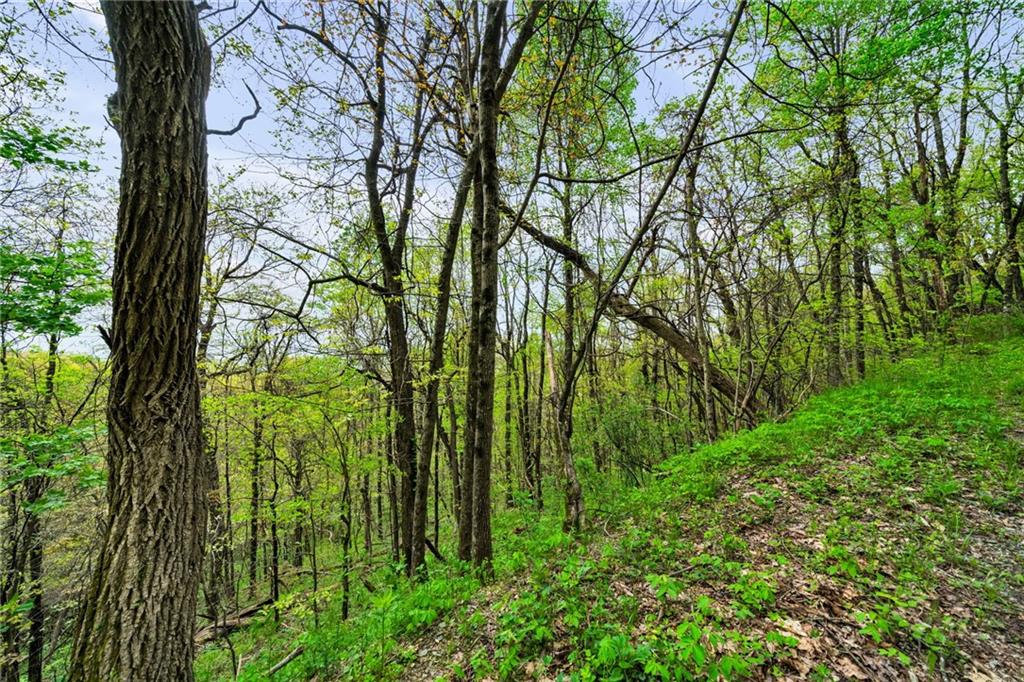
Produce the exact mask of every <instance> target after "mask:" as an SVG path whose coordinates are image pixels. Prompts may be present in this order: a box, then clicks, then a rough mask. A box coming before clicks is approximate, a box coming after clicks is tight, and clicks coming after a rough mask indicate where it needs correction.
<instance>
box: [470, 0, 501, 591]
mask: <svg viewBox="0 0 1024 682" xmlns="http://www.w3.org/2000/svg"><path fill="white" fill-rule="evenodd" d="M505 9H506V3H505V2H504V0H496V1H494V2H489V3H488V4H487V22H486V25H485V29H484V35H483V41H482V45H481V54H480V108H479V112H480V177H481V184H482V186H483V225H482V229H481V230H480V231H479V237H480V245H479V248H478V253H479V255H480V264H479V266H478V268H477V272H476V274H477V276H478V277H479V286H478V287H474V289H475V294H476V295H477V296H478V298H479V303H478V306H477V309H478V313H477V315H478V316H477V320H476V321H477V334H476V339H477V344H478V348H477V353H476V360H477V364H476V366H475V367H473V368H471V372H472V373H473V375H474V376H475V378H476V401H477V409H476V414H475V417H476V424H475V427H474V429H473V434H474V437H473V452H472V457H473V460H474V462H473V481H472V484H473V563H474V564H475V565H476V566H478V567H481V568H483V569H484V571H485V572H490V570H491V559H492V556H493V546H492V540H491V446H492V444H493V440H494V358H495V351H496V348H497V324H498V244H499V241H500V238H501V236H500V234H499V231H500V228H501V211H500V197H499V186H498V185H499V183H498V104H499V101H500V100H499V95H498V90H497V84H498V76H499V74H500V71H501V69H500V63H499V60H500V58H501V34H502V27H503V24H504V21H505ZM467 456H469V453H467Z"/></svg>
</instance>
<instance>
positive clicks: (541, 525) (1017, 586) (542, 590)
mask: <svg viewBox="0 0 1024 682" xmlns="http://www.w3.org/2000/svg"><path fill="white" fill-rule="evenodd" d="M1011 327H1012V328H1011ZM1020 333H1021V329H1020V327H1019V325H1016V324H1011V323H1010V322H1009V321H1006V320H1003V321H995V322H992V321H990V323H989V324H988V326H987V327H986V328H985V329H983V330H975V332H973V333H972V334H969V335H968V336H969V337H970V338H968V339H967V340H966V341H964V342H963V343H960V344H957V345H951V346H949V347H947V348H945V349H942V350H941V351H938V352H933V353H926V354H921V355H919V356H917V357H914V358H911V359H908V360H904V361H902V362H900V363H898V364H897V365H894V366H892V367H887V368H879V369H877V370H876V371H875V372H874V373H873V374H872V376H871V377H870V378H869V379H868V380H866V381H863V382H860V383H858V384H856V385H853V386H849V387H846V388H842V389H838V390H834V391H830V392H828V393H825V394H823V395H820V396H817V397H815V398H813V399H811V400H809V401H808V402H807V403H806V404H805V405H804V406H803V407H801V408H800V409H799V410H798V411H796V412H794V413H793V414H792V415H791V416H790V418H789V419H787V420H786V421H784V422H781V423H774V424H765V425H762V426H760V427H758V428H757V429H754V430H752V431H749V432H745V433H741V434H739V435H737V436H734V437H731V438H728V439H725V440H722V441H720V442H718V443H715V444H713V445H710V446H705V447H702V448H699V449H698V450H696V451H694V452H691V453H687V454H683V455H680V456H678V457H676V458H674V459H672V460H670V461H669V462H667V463H666V464H665V465H664V466H663V467H661V469H660V470H659V471H658V472H657V474H656V475H655V476H654V480H651V481H650V482H648V484H647V485H645V486H644V487H642V488H632V489H630V488H624V487H620V486H610V485H609V486H605V487H604V488H599V489H594V490H592V491H590V496H589V498H588V502H589V507H588V530H587V531H586V532H585V533H584V534H583V535H582V536H579V537H570V536H569V535H566V534H564V533H562V532H561V531H560V529H559V528H558V524H557V511H558V510H557V509H555V510H549V512H548V513H546V514H544V515H540V516H538V515H537V514H536V513H535V512H533V511H532V510H525V509H516V510H511V511H508V512H505V513H503V514H501V515H500V516H499V517H498V519H497V520H496V525H497V528H498V530H499V532H500V535H499V540H500V545H499V547H498V548H497V549H496V554H497V559H496V561H497V563H496V570H497V575H498V577H497V579H496V580H495V581H493V582H492V583H490V584H489V585H485V586H480V585H479V584H477V583H476V582H475V581H474V580H473V579H471V578H466V577H459V576H458V574H457V572H456V571H454V570H452V569H450V568H449V569H443V570H447V574H446V575H442V574H441V570H442V569H439V570H435V575H434V576H433V577H432V579H431V580H430V581H428V582H427V583H426V584H424V585H421V586H419V587H416V588H410V589H406V590H405V591H402V588H398V587H396V588H395V590H394V591H391V592H379V593H375V595H373V596H371V599H373V600H374V606H373V608H372V609H370V610H369V611H367V612H366V613H365V614H364V616H363V617H362V618H360V619H358V620H357V622H353V623H352V625H351V626H347V627H346V628H345V634H335V635H331V636H326V635H322V634H320V635H317V634H315V633H312V634H311V633H307V645H306V655H305V656H303V657H300V658H298V659H296V662H295V663H293V664H290V665H289V666H287V667H286V668H284V669H282V670H281V671H280V673H278V674H277V675H275V676H274V678H273V679H275V680H280V679H310V678H313V677H316V678H317V679H320V680H335V679H403V680H437V679H444V680H485V679H491V680H498V679H509V680H528V679H536V680H556V679H559V678H560V677H563V679H570V678H571V679H576V680H680V679H681V680H689V679H748V678H752V679H776V680H784V679H794V680H795V679H809V680H833V679H842V680H896V679H900V680H906V679H910V680H971V681H972V682H984V681H989V680H1021V679H1024V490H1022V482H1024V476H1022V464H1024V456H1022V453H1024V447H1022V444H1024V337H1022V336H1021V335H1020ZM335 627H340V626H335ZM337 632H339V633H340V632H341V630H338V631H337ZM264 643H265V642H264ZM288 646H291V645H290V644H289V645H288ZM288 646H283V645H282V646H279V647H278V649H277V650H276V651H273V647H271V653H270V654H266V658H265V660H266V661H268V662H270V661H273V660H280V656H281V655H282V652H286V650H287V648H288ZM303 659H305V660H303ZM263 669H264V670H265V669H266V668H263ZM211 670H212V668H211ZM203 677H204V676H203V675H202V674H200V679H202V678H203ZM242 678H244V679H263V677H262V676H261V675H259V674H252V675H247V674H244V673H243V675H242ZM206 679H219V678H218V677H215V676H213V677H210V676H207V677H206Z"/></svg>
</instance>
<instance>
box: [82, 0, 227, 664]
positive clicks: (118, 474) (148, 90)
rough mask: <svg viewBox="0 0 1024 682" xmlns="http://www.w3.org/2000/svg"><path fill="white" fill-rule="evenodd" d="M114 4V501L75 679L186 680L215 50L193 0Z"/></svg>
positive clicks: (194, 573) (108, 11) (198, 506)
mask: <svg viewBox="0 0 1024 682" xmlns="http://www.w3.org/2000/svg"><path fill="white" fill-rule="evenodd" d="M102 7H103V13H104V15H105V16H106V19H107V27H108V30H109V33H110V42H111V48H112V51H113V56H114V65H115V69H116V72H117V85H118V91H117V94H116V95H115V100H116V109H118V110H119V111H118V114H119V115H118V118H119V132H120V134H121V154H122V164H121V204H120V208H119V211H118V230H117V239H116V250H115V259H114V274H113V311H114V312H113V328H112V330H111V335H110V340H111V344H110V345H111V348H110V353H111V362H110V367H111V377H110V389H109V396H108V400H107V420H108V429H109V441H110V450H109V453H108V457H107V464H108V469H109V483H108V489H107V503H108V515H107V523H106V532H105V533H104V538H103V541H102V545H101V546H100V551H99V556H98V558H97V561H96V567H95V573H94V574H93V579H92V583H91V586H90V589H89V592H88V595H87V597H86V600H85V603H84V605H83V608H82V612H81V615H80V620H79V624H78V632H77V636H76V638H75V644H74V648H73V651H72V659H71V668H70V675H69V679H70V680H73V681H82V680H88V681H90V682H92V681H95V682H108V681H109V680H122V681H128V680H132V681H134V680H148V681H156V680H186V681H188V680H192V679H193V675H192V656H193V647H194V644H193V634H194V633H193V631H194V628H195V614H196V589H197V587H198V584H199V578H200V569H201V566H202V555H203V542H204V540H205V534H206V512H207V495H206V493H207V491H208V489H209V483H208V482H207V481H206V469H205V464H204V456H203V445H202V429H201V423H200V413H199V390H198V380H197V372H196V334H197V327H198V318H199V289H200V282H201V275H202V266H203V248H204V244H205V233H206V203H207V190H206V116H205V112H204V106H205V100H206V92H207V88H208V85H209V68H210V67H209V65H210V57H209V51H208V48H207V47H206V43H205V41H204V39H203V35H202V31H201V29H200V26H199V17H198V9H197V8H196V6H194V5H193V4H192V3H190V2H163V3H141V2H140V3H121V2H112V1H109V0H104V1H103V3H102Z"/></svg>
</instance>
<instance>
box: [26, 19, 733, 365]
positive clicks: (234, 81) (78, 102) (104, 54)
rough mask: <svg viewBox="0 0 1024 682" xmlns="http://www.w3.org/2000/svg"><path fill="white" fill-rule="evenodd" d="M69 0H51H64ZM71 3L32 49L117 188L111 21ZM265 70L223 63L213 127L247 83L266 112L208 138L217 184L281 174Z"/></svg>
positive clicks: (642, 110)
mask: <svg viewBox="0 0 1024 682" xmlns="http://www.w3.org/2000/svg"><path fill="white" fill-rule="evenodd" d="M14 1H15V2H18V1H19V0H14ZM65 1H66V0H51V2H59V3H61V5H63V4H64V2H65ZM652 2H654V3H656V4H657V5H658V6H659V8H660V9H661V10H662V11H665V12H667V13H668V14H669V15H671V14H672V12H677V13H682V12H684V11H687V10H689V9H691V8H692V7H694V3H693V2H687V1H685V0H652ZM270 3H271V5H272V7H273V8H274V10H275V11H276V12H278V13H281V14H284V15H286V16H289V17H291V16H299V15H298V8H299V3H297V2H293V1H290V0H289V1H283V0H270ZM210 4H211V5H212V6H213V8H214V10H218V9H224V10H225V12H224V13H222V14H221V15H219V16H218V17H217V18H218V20H220V21H222V22H223V23H225V24H229V25H230V24H233V23H234V22H235V21H237V19H240V18H241V17H243V16H245V15H246V14H248V13H249V11H250V10H251V9H252V7H253V0H237V2H227V1H224V0H220V1H218V0H212V1H211V2H210ZM622 6H623V8H624V9H625V11H626V12H627V14H629V13H631V12H632V13H635V12H638V11H640V9H641V8H640V6H639V5H636V4H633V3H630V2H624V3H622ZM25 7H26V8H27V5H26V6H25ZM70 7H71V10H72V11H71V12H70V14H68V15H67V16H62V17H59V18H57V19H56V20H54V21H53V23H52V24H51V25H49V26H48V25H47V24H46V23H44V22H42V21H41V20H40V19H39V16H38V15H37V14H32V13H29V14H28V15H26V16H27V19H26V20H28V19H31V18H33V17H35V19H36V21H37V23H38V26H37V30H35V31H33V32H32V33H31V34H30V36H31V37H30V47H31V49H32V50H33V51H34V52H35V53H37V54H39V55H41V56H42V57H43V63H41V64H39V66H38V68H40V69H42V70H44V71H45V70H50V69H58V70H60V71H63V72H64V73H65V74H66V87H65V89H64V93H63V94H64V105H63V108H64V111H63V112H61V113H58V114H57V115H56V117H57V118H58V119H61V120H67V119H69V118H70V120H71V121H73V122H74V123H75V124H77V125H81V126H85V127H86V128H87V129H88V131H89V133H88V134H89V136H90V137H92V138H93V139H95V140H97V141H98V142H99V143H100V147H99V149H98V150H97V151H96V153H95V154H94V155H92V156H91V157H90V159H89V161H90V163H91V164H92V165H94V166H96V167H98V169H99V170H98V172H97V173H96V174H95V175H93V176H92V177H91V180H90V182H92V183H95V184H96V185H97V186H103V187H106V188H109V190H110V191H111V192H113V190H114V188H116V187H117V175H118V168H119V156H120V151H119V140H118V137H117V135H116V133H115V132H114V130H113V129H112V128H111V127H110V126H109V124H108V123H107V121H106V101H107V97H108V96H109V95H110V94H112V93H113V92H114V90H115V82H114V73H113V64H112V63H111V62H110V54H109V49H108V47H107V45H106V42H107V35H106V33H107V32H106V23H105V21H104V18H103V16H102V13H101V12H100V8H99V2H98V0H70ZM645 7H646V6H645ZM723 15H724V13H723V12H721V11H719V10H716V9H715V7H714V6H713V5H712V4H710V3H706V2H699V3H698V4H697V5H696V9H695V10H694V11H693V13H692V16H691V18H690V19H689V20H688V25H700V24H702V23H704V22H712V25H714V24H715V23H716V22H720V23H722V24H724V22H725V21H726V18H727V17H725V16H723ZM253 21H262V22H264V25H266V26H269V24H267V23H266V22H267V21H269V20H268V19H267V18H265V17H262V16H259V15H258V16H257V17H256V18H255V19H254V20H253ZM688 69H689V67H686V66H683V65H680V64H679V63H678V62H670V61H660V62H657V63H655V64H653V65H651V66H649V67H648V68H647V69H646V70H645V75H644V76H643V77H641V78H640V79H639V86H638V88H637V91H636V99H637V110H638V113H639V114H640V116H642V117H647V116H650V115H652V114H653V112H655V111H656V110H657V109H658V108H659V106H660V105H661V104H663V103H664V102H665V101H666V100H667V99H669V98H671V97H679V96H683V95H687V94H692V93H695V92H699V91H700V90H701V89H702V88H703V87H704V81H703V78H704V75H703V74H701V75H700V76H699V77H697V78H694V77H693V75H692V74H691V73H690V72H689V70H688ZM260 75H261V74H258V73H255V72H254V67H253V65H252V64H247V63H245V62H242V61H240V60H237V59H232V60H227V61H225V62H223V63H222V64H221V65H220V66H218V67H217V70H216V72H215V74H214V82H213V86H212V87H211V91H210V95H209V97H208V100H207V125H208V126H209V127H210V128H212V129H230V128H232V127H233V126H234V125H235V124H236V123H237V122H238V121H239V119H240V118H241V117H243V116H246V115H247V114H250V113H252V111H253V106H254V105H253V102H252V100H251V98H250V96H249V94H248V92H247V90H246V84H248V85H249V86H250V87H252V88H253V89H254V91H255V92H256V94H257V97H258V99H259V101H260V104H261V111H260V113H259V115H258V116H257V117H256V119H255V120H252V121H249V122H247V123H246V124H245V126H244V128H243V129H242V131H241V132H240V133H238V134H236V135H234V136H231V137H225V136H213V135H211V136H208V138H207V140H208V153H209V160H210V178H211V182H217V180H218V179H219V178H222V177H223V176H224V175H225V174H227V173H236V172H241V173H242V180H241V182H242V183H246V182H252V183H255V184H259V183H264V182H268V181H269V182H275V181H276V180H277V178H276V173H275V170H274V165H273V164H274V163H281V162H280V161H275V162H273V163H271V162H268V161H267V160H266V159H267V158H270V157H271V156H272V155H273V153H274V152H276V151H279V150H278V148H277V144H276V141H275V139H274V137H273V133H274V131H275V127H276V120H277V119H278V117H279V114H280V112H279V111H276V110H275V101H274V98H273V97H272V96H270V94H269V93H268V91H267V89H266V86H265V84H264V83H263V79H262V78H261V77H260ZM284 163H287V162H284ZM445 191H446V190H444V189H442V190H440V194H441V196H447V195H446V194H444V192H445ZM111 196H113V194H111ZM300 210H301V209H300ZM300 222H301V221H300ZM310 224H313V221H310ZM99 231H100V232H101V233H106V234H112V232H113V226H112V225H111V226H101V227H100V229H99ZM108 316H109V312H108V311H106V310H101V311H95V312H94V313H93V314H92V317H93V318H95V319H91V320H88V321H87V324H86V325H85V326H86V332H85V333H83V334H82V335H81V336H80V337H79V338H77V339H76V340H74V341H73V342H72V344H71V346H72V349H74V350H81V351H84V352H91V353H97V354H102V353H103V351H104V350H105V349H104V347H103V344H102V341H101V340H100V339H99V337H98V334H97V333H96V332H95V331H94V330H95V324H96V323H97V322H103V321H104V318H106V317H108Z"/></svg>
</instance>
